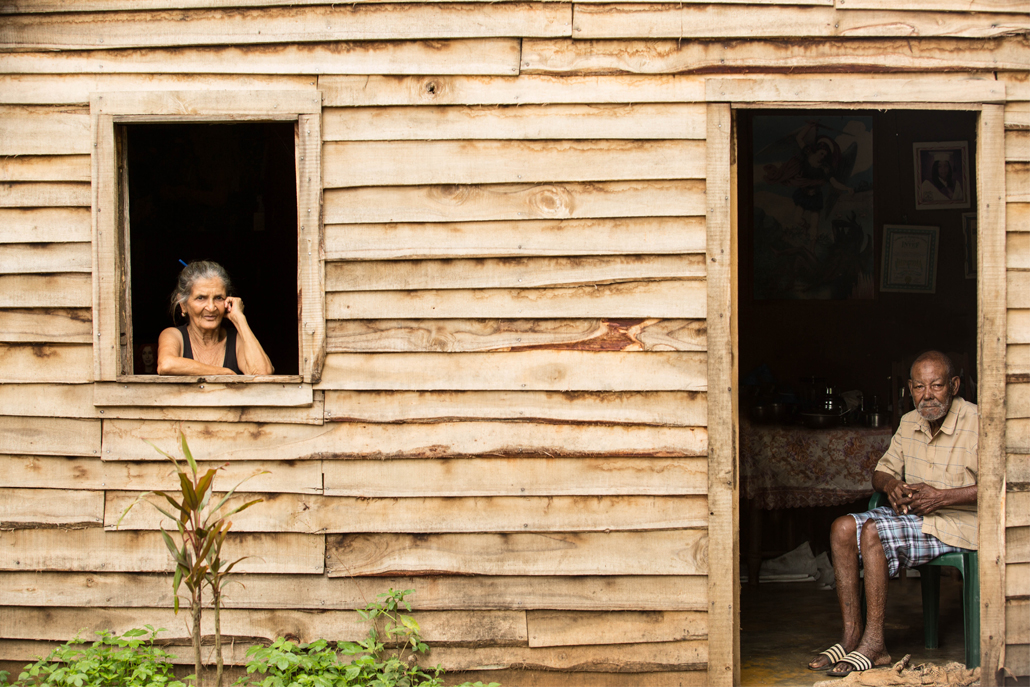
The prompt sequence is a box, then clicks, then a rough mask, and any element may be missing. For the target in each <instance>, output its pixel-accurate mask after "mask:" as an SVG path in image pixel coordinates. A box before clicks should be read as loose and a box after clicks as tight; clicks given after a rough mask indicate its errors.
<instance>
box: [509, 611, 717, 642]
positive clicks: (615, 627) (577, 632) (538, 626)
mask: <svg viewBox="0 0 1030 687" xmlns="http://www.w3.org/2000/svg"><path fill="white" fill-rule="evenodd" d="M526 623H527V625H528V627H529V646H531V647H544V646H583V645H584V644H638V643H649V642H680V641H684V640H689V639H703V638H705V637H707V636H708V614H707V613H697V612H690V611H686V612H683V611H670V612H661V611H657V612H656V611H646V612H633V611H631V612H618V613H597V612H590V611H584V612H573V613H570V612H568V611H530V612H529V613H527V614H526Z"/></svg>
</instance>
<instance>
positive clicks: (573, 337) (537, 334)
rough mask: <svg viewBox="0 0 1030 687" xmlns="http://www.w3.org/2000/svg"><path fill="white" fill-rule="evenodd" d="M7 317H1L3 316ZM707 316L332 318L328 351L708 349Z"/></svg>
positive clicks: (451, 351)
mask: <svg viewBox="0 0 1030 687" xmlns="http://www.w3.org/2000/svg"><path fill="white" fill-rule="evenodd" d="M0 317H2V315H0ZM706 328H707V325H706V322H705V320H679V319H667V320H663V319H643V318H628V319H620V320H607V319H603V320H599V319H576V320H555V319H543V320H541V319H538V320H508V319H494V320H450V319H440V320H437V319H432V320H379V319H376V320H331V321H330V322H329V327H328V331H327V336H328V341H327V343H326V350H327V351H328V352H329V353H386V352H392V353H404V352H408V353H411V352H447V353H471V352H475V351H512V350H514V351H521V350H527V349H531V348H548V349H576V350H581V351H703V350H705V346H706Z"/></svg>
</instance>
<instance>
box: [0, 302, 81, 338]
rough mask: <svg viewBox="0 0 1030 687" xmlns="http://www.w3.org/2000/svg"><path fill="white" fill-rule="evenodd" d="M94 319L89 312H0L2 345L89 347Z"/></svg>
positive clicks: (48, 310)
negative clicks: (68, 345) (77, 345)
mask: <svg viewBox="0 0 1030 687" xmlns="http://www.w3.org/2000/svg"><path fill="white" fill-rule="evenodd" d="M92 317H93V316H92V313H91V312H90V311H89V310H87V309H86V308H39V309H8V310H0V341H2V342H4V343H66V344H88V343H91V342H92V341H93V323H92Z"/></svg>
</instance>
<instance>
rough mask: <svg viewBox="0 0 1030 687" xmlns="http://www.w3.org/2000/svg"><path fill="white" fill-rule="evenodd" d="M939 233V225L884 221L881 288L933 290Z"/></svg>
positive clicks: (889, 289) (934, 289) (907, 290)
mask: <svg viewBox="0 0 1030 687" xmlns="http://www.w3.org/2000/svg"><path fill="white" fill-rule="evenodd" d="M938 234H939V229H938V227H909V226H903V225H898V224H885V225H883V270H882V272H881V277H880V291H895V292H898V293H934V292H935V291H936V289H937V244H938Z"/></svg>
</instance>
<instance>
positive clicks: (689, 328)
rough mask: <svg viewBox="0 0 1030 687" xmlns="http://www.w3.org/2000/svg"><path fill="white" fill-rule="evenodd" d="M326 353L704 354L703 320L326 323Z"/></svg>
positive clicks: (449, 320)
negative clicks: (552, 351)
mask: <svg viewBox="0 0 1030 687" xmlns="http://www.w3.org/2000/svg"><path fill="white" fill-rule="evenodd" d="M327 337H328V341H327V344H326V350H327V351H328V352H329V353H375V352H395V353H404V352H409V353H410V352H416V351H436V352H452V353H468V352H474V351H509V350H520V351H521V350H527V349H531V348H551V349H556V348H557V349H560V348H569V349H576V350H581V351H703V350H705V346H706V327H705V321H704V320H700V319H698V320H680V319H668V320H665V319H653V318H652V319H644V318H626V319H620V320H599V319H577V320H554V319H546V320H545V319H537V320H508V319H494V320H452V319H440V320H437V319H433V320H331V321H330V322H329V326H328V331H327Z"/></svg>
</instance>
